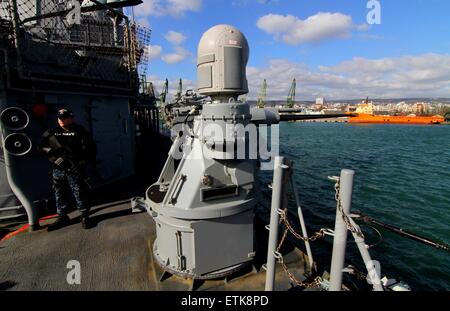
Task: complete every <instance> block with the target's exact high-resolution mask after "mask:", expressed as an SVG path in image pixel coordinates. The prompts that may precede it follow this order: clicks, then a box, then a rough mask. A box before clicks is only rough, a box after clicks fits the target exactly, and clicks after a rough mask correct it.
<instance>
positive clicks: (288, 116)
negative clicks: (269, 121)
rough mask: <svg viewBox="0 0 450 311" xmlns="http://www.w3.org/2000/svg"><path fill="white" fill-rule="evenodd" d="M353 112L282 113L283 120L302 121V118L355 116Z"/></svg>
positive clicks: (316, 118) (281, 119)
mask: <svg viewBox="0 0 450 311" xmlns="http://www.w3.org/2000/svg"><path fill="white" fill-rule="evenodd" d="M353 116H354V115H353V114H344V113H339V114H280V122H281V121H301V120H318V119H332V118H348V117H353Z"/></svg>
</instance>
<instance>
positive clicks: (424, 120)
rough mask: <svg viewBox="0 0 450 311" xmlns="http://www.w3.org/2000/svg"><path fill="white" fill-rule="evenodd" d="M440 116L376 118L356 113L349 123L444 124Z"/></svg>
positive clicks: (382, 116)
mask: <svg viewBox="0 0 450 311" xmlns="http://www.w3.org/2000/svg"><path fill="white" fill-rule="evenodd" d="M444 121H445V120H444V118H443V117H441V116H384V115H380V116H376V115H371V114H363V113H357V114H356V117H351V118H350V119H349V123H395V124H440V123H442V122H444Z"/></svg>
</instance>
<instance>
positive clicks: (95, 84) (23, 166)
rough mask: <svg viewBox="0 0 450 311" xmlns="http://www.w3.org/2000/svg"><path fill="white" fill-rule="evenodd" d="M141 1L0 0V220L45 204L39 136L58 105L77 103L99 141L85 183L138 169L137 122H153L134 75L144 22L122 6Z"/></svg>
mask: <svg viewBox="0 0 450 311" xmlns="http://www.w3.org/2000/svg"><path fill="white" fill-rule="evenodd" d="M139 3H141V1H139V0H131V1H130V0H129V1H111V0H108V1H106V0H101V1H94V0H93V1H82V2H80V1H57V0H46V1H44V0H8V1H1V2H0V67H1V72H2V75H1V76H0V112H1V130H2V133H1V136H2V142H3V143H4V144H2V145H3V146H4V150H3V149H2V155H3V156H2V157H3V158H4V161H1V163H0V181H1V182H0V185H1V186H0V187H1V188H0V219H14V218H16V217H18V216H21V215H24V214H25V210H26V214H27V215H28V218H29V223H30V225H31V227H33V226H34V225H36V224H37V217H38V215H39V214H40V212H41V211H42V210H45V209H46V206H47V203H48V198H49V197H51V187H50V186H51V185H50V178H49V175H48V171H49V163H48V161H47V160H46V159H45V157H44V156H43V155H42V154H40V153H39V152H38V150H37V145H38V144H39V141H40V139H41V135H42V133H43V132H44V131H45V130H47V129H48V128H51V127H53V126H55V125H56V111H57V110H58V108H60V107H62V106H64V107H67V108H70V109H71V110H73V111H74V113H75V116H76V117H75V118H76V121H77V122H78V123H79V124H81V125H83V126H84V127H85V128H87V129H88V130H89V131H90V132H91V133H92V135H93V139H94V140H95V142H96V144H97V149H98V150H99V152H98V156H97V162H96V163H95V167H93V168H92V173H91V176H90V179H91V186H92V187H97V186H100V185H103V184H107V183H111V182H113V181H116V180H120V179H123V178H125V177H127V176H130V175H132V174H133V173H134V172H135V168H136V150H137V147H139V146H137V144H138V143H139V141H136V139H135V138H136V126H138V127H139V133H140V134H142V133H150V132H152V133H153V132H158V131H159V129H158V127H159V121H158V113H157V109H156V107H155V105H154V98H152V97H151V96H149V94H148V92H146V90H147V88H146V85H145V84H142V83H141V84H140V82H141V81H140V80H139V77H138V69H139V68H138V67H139V66H140V65H143V67H145V65H146V58H147V46H148V44H149V42H148V41H149V39H150V30H149V29H146V28H143V27H140V26H138V25H136V24H135V23H133V22H132V21H130V20H129V19H128V17H127V16H125V15H124V14H123V13H122V8H123V7H125V6H130V5H136V4H139ZM140 89H141V91H140ZM135 117H136V118H135ZM135 120H137V121H136V122H135ZM139 139H140V140H142V139H143V137H140V138H139ZM24 208H25V210H24Z"/></svg>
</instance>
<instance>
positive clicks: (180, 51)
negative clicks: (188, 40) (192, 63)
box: [161, 46, 192, 64]
mask: <svg viewBox="0 0 450 311" xmlns="http://www.w3.org/2000/svg"><path fill="white" fill-rule="evenodd" d="M191 55H192V53H191V52H189V51H188V50H186V49H184V48H182V47H179V46H177V47H175V51H174V53H170V54H164V55H163V56H162V57H161V58H162V60H163V61H164V62H165V63H167V64H176V63H179V62H181V61H183V60H185V59H186V58H187V57H189V56H191Z"/></svg>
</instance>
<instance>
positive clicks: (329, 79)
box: [247, 54, 450, 100]
mask: <svg viewBox="0 0 450 311" xmlns="http://www.w3.org/2000/svg"><path fill="white" fill-rule="evenodd" d="M293 78H296V79H297V98H299V99H303V100H306V99H308V100H312V99H314V98H315V97H318V96H325V97H326V98H329V99H350V98H365V97H366V96H370V97H373V98H395V97H450V55H449V54H424V55H419V56H403V57H397V58H384V59H374V60H371V59H365V58H354V59H352V60H349V61H344V62H342V63H340V64H337V65H335V66H330V67H325V66H320V67H319V68H318V69H317V70H312V69H311V68H308V66H306V65H305V64H301V63H300V64H299V63H294V62H290V61H288V60H283V59H278V60H271V61H270V62H269V65H268V66H267V67H265V68H256V67H248V69H247V79H248V81H249V88H250V94H249V96H248V98H249V99H256V98H257V96H258V92H259V89H260V87H261V83H262V81H263V79H267V83H268V86H269V87H268V92H267V99H273V100H275V99H276V100H280V99H285V98H286V97H287V94H288V92H289V88H290V84H291V82H292V79H293Z"/></svg>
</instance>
